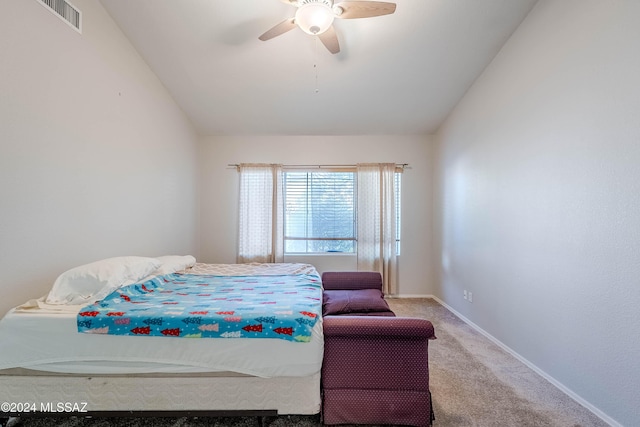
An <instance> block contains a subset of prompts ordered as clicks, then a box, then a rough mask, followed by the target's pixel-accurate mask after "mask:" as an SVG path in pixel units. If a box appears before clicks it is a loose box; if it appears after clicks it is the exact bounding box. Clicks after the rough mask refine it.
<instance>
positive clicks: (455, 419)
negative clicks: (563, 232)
mask: <svg viewBox="0 0 640 427" xmlns="http://www.w3.org/2000/svg"><path fill="white" fill-rule="evenodd" d="M389 304H390V305H391V308H392V309H393V310H394V311H395V312H396V314H397V315H398V316H410V317H422V318H425V319H429V320H431V321H432V322H433V324H434V327H435V331H436V336H437V337H438V339H437V340H435V341H431V342H430V344H429V366H430V371H429V372H430V388H431V393H432V396H433V404H434V412H435V416H436V420H435V421H434V427H445V426H446V427H459V426H477V427H485V426H486V427H512V426H513V427H578V426H579V427H601V426H603V427H604V426H606V425H607V424H606V423H604V422H603V421H602V420H600V418H598V417H596V416H595V415H594V414H593V413H591V412H590V411H588V410H587V409H585V408H584V407H582V406H581V405H579V404H578V403H576V402H575V401H574V400H573V399H571V398H570V397H568V396H567V395H565V394H564V393H562V392H561V391H560V390H558V389H557V388H556V387H555V386H553V385H552V384H550V383H549V382H548V381H546V380H545V379H544V378H542V377H540V376H539V375H537V374H536V373H535V372H533V371H532V370H531V369H529V368H528V367H527V366H526V365H524V364H522V363H521V362H520V361H518V360H517V359H515V358H514V357H513V356H511V355H510V354H508V353H507V352H505V351H504V350H502V349H501V348H500V347H498V346H497V345H495V344H494V343H492V342H491V341H490V340H488V339H487V338H486V337H484V336H483V335H482V334H480V333H478V332H477V331H475V330H474V329H473V328H471V327H470V326H468V325H467V324H465V323H464V322H462V321H461V320H460V319H458V318H457V317H456V316H455V315H453V314H452V313H451V312H450V311H448V310H447V309H446V308H444V307H443V306H441V305H440V304H438V303H437V302H436V301H434V300H432V299H392V300H390V301H389ZM264 421H265V423H264V424H265V425H268V426H269V427H291V426H300V427H317V426H319V425H320V417H319V416H281V417H270V418H267V419H266V420H264ZM11 424H14V425H16V423H15V420H12V422H11V423H10V425H11ZM17 425H21V426H26V427H45V426H46V427H49V426H65V427H72V426H77V427H111V426H115V427H125V426H126V427H147V426H149V427H151V426H153V427H200V426H230V427H253V426H258V425H259V420H258V419H257V418H252V417H233V418H188V417H182V418H81V417H78V418H75V417H72V418H33V419H29V418H26V419H22V420H21V421H20V423H19V424H17Z"/></svg>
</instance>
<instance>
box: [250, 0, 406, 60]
mask: <svg viewBox="0 0 640 427" xmlns="http://www.w3.org/2000/svg"><path fill="white" fill-rule="evenodd" d="M280 1H282V2H283V3H287V4H290V5H292V6H295V7H297V8H298V10H297V11H296V14H295V16H294V17H293V18H289V19H285V20H284V21H282V22H281V23H279V24H278V25H276V26H275V27H273V28H271V29H270V30H269V31H267V32H266V33H264V34H263V35H261V36H260V37H258V38H259V39H260V40H262V41H267V40H270V39H272V38H274V37H277V36H279V35H282V34H284V33H286V32H287V31H290V30H293V29H294V28H295V27H299V28H300V29H301V30H302V31H304V32H305V33H307V34H310V35H315V36H318V38H319V39H320V41H321V42H322V44H324V46H325V47H326V48H327V49H328V50H329V52H331V53H338V52H340V44H339V43H338V36H337V35H336V31H335V29H334V28H333V20H334V18H340V19H355V18H372V17H374V16H381V15H389V14H392V13H393V12H395V10H396V4H395V3H387V2H381V1H341V2H339V3H335V4H334V1H333V0H280Z"/></svg>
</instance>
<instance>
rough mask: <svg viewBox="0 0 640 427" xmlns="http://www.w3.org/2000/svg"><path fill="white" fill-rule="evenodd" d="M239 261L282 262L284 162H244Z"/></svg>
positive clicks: (241, 188) (241, 175)
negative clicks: (280, 163) (275, 163)
mask: <svg viewBox="0 0 640 427" xmlns="http://www.w3.org/2000/svg"><path fill="white" fill-rule="evenodd" d="M238 171H239V173H240V197H239V203H238V222H239V224H238V233H239V234H238V257H237V258H238V262H239V263H246V262H282V261H283V260H284V226H283V222H284V221H283V215H284V213H283V198H282V165H267V164H241V165H239V166H238Z"/></svg>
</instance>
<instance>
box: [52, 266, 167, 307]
mask: <svg viewBox="0 0 640 427" xmlns="http://www.w3.org/2000/svg"><path fill="white" fill-rule="evenodd" d="M160 265H161V262H160V261H159V260H157V259H156V258H147V257H139V256H125V257H115V258H108V259H103V260H101V261H96V262H92V263H91V264H85V265H81V266H79V267H75V268H72V269H71V270H68V271H66V272H64V273H62V274H61V275H60V276H59V277H58V279H56V281H55V283H54V284H53V287H52V288H51V291H50V292H49V295H48V296H47V300H46V302H47V303H48V304H76V305H77V304H90V303H93V302H96V301H98V300H101V299H102V298H104V297H106V296H107V295H109V294H110V293H111V292H113V291H114V290H115V289H117V288H119V287H121V286H124V285H130V284H132V283H135V282H137V281H139V280H140V279H143V278H145V277H147V276H148V275H149V274H151V273H153V272H154V271H155V270H156V269H158V268H159V267H160Z"/></svg>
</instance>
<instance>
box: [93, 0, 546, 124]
mask: <svg viewBox="0 0 640 427" xmlns="http://www.w3.org/2000/svg"><path fill="white" fill-rule="evenodd" d="M100 1H101V3H102V4H103V6H104V7H105V9H106V10H107V11H108V12H109V14H110V15H111V16H112V17H113V19H114V20H115V21H116V23H117V24H118V25H119V26H120V28H121V29H122V31H123V32H124V34H125V35H126V36H127V37H128V38H129V40H130V41H131V43H132V44H133V45H134V46H135V48H136V49H137V50H138V51H139V52H140V54H141V55H142V57H143V58H144V59H145V60H146V61H147V63H148V64H149V66H150V67H151V68H152V69H153V71H154V72H155V73H156V74H157V75H158V77H159V78H160V80H161V81H162V82H163V83H164V85H165V86H166V87H167V89H168V90H169V92H170V93H171V94H172V96H173V98H174V99H175V100H176V102H177V103H178V104H179V105H180V107H181V108H182V109H183V110H184V112H185V113H186V114H187V115H188V116H189V118H190V119H191V121H192V122H193V124H194V125H195V127H196V129H197V131H198V132H199V133H200V134H202V135H221V134H259V135H266V134H281V135H355V134H359V135H369V134H387V135H395V134H430V133H433V132H435V131H436V130H437V128H438V126H439V125H440V124H441V123H442V121H443V120H444V119H445V118H446V116H447V115H448V114H449V112H450V111H451V110H452V108H453V107H454V106H455V105H456V103H457V102H458V101H459V100H460V98H461V97H462V96H463V95H464V93H465V92H466V91H467V90H468V89H469V87H470V86H471V85H472V84H473V82H474V81H475V79H476V78H477V77H478V76H479V75H480V74H481V73H482V71H483V70H484V68H485V67H486V66H487V65H488V64H489V63H490V62H491V60H492V59H493V58H494V56H495V55H496V54H497V53H498V51H499V50H500V48H501V47H502V46H503V44H504V43H505V42H506V41H507V40H508V38H509V37H510V35H511V34H512V33H513V31H514V30H515V29H516V28H517V27H518V25H519V24H520V23H521V22H522V20H523V19H524V17H525V16H526V14H527V13H528V12H529V11H530V10H531V8H532V7H533V5H534V4H535V2H536V0H397V1H396V3H397V9H396V12H395V13H394V14H392V15H387V16H380V17H375V18H365V19H340V20H338V19H337V20H336V21H335V23H334V26H335V29H336V31H337V33H338V38H339V42H340V48H341V51H340V53H338V54H335V55H333V54H331V53H329V52H328V51H327V50H326V49H325V48H324V46H323V45H322V44H321V43H320V41H318V40H317V39H316V37H313V36H309V35H307V34H305V33H304V32H302V31H301V30H300V29H298V28H295V29H294V30H292V31H289V32H287V33H286V34H284V35H281V36H279V37H276V38H274V39H272V40H269V41H266V42H263V41H260V40H258V36H260V35H261V34H262V33H264V32H265V31H266V30H268V29H269V28H271V27H273V26H274V25H275V24H277V23H278V22H280V21H282V20H284V19H286V18H290V17H293V15H294V13H295V10H296V9H295V7H293V6H291V5H288V4H285V3H284V2H282V1H280V0H135V1H131V0H100ZM387 1H390V0H387ZM336 3H338V1H336Z"/></svg>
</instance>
